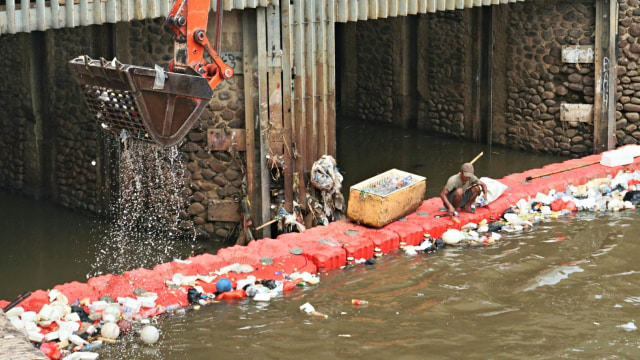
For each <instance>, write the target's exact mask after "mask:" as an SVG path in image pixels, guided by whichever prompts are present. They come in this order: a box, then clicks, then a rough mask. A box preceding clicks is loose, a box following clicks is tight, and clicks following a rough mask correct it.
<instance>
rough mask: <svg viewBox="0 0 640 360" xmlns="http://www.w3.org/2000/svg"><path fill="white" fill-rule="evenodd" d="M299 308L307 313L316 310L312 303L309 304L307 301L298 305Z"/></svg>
mask: <svg viewBox="0 0 640 360" xmlns="http://www.w3.org/2000/svg"><path fill="white" fill-rule="evenodd" d="M300 310H302V311H304V312H306V313H307V314H311V313H312V312H314V311H316V309H315V308H314V307H313V305H311V304H309V303H304V304H302V305H300Z"/></svg>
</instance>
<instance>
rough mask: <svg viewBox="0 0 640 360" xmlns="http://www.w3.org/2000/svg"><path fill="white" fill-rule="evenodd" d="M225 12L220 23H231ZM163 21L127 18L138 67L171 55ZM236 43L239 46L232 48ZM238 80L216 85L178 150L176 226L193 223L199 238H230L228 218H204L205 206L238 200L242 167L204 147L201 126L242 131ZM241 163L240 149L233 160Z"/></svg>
mask: <svg viewBox="0 0 640 360" xmlns="http://www.w3.org/2000/svg"><path fill="white" fill-rule="evenodd" d="M228 15H229V14H225V21H230V20H231V21H235V20H237V18H236V19H234V18H233V15H231V16H228ZM163 27H164V19H155V20H150V21H134V22H131V28H130V30H129V36H130V38H129V43H130V44H131V47H130V48H131V59H132V60H131V61H132V63H135V64H139V65H142V66H154V65H155V64H164V63H167V62H168V61H170V60H171V59H172V58H173V38H172V36H171V34H170V33H169V32H167V31H165V30H164V28H163ZM229 45H230V46H225V47H224V49H225V50H229V51H231V50H241V46H242V43H239V44H229ZM233 47H239V48H235V49H234V48H233ZM243 85H244V81H243V80H242V74H235V75H234V77H233V78H232V79H230V80H229V81H224V82H222V83H220V84H219V85H218V86H217V87H216V89H215V90H214V95H213V99H212V100H211V102H210V103H209V106H207V109H206V110H205V111H204V113H203V114H202V115H201V116H200V120H199V121H197V122H196V123H195V124H194V126H193V129H192V130H191V131H190V132H189V133H188V134H187V136H186V138H185V140H184V141H183V142H182V145H181V146H180V147H179V150H180V151H181V152H182V153H183V154H184V155H185V157H186V168H187V170H188V171H187V177H188V179H186V184H187V186H186V188H185V189H184V191H183V195H184V196H185V197H186V198H187V200H188V207H187V208H186V209H184V210H183V211H181V212H180V214H179V218H180V223H179V225H178V227H179V228H180V229H182V230H184V231H191V228H192V227H193V226H195V228H196V232H197V234H198V235H199V236H200V237H204V238H207V237H212V238H214V239H216V240H225V239H228V238H232V237H233V236H234V231H233V230H234V229H236V228H237V224H236V223H234V222H222V221H209V219H208V216H207V214H208V211H207V209H208V207H209V205H210V204H211V202H212V201H215V200H224V199H237V198H241V197H242V196H241V189H242V182H243V176H242V169H240V167H239V166H238V163H237V162H236V160H234V158H233V157H232V155H231V154H230V153H229V152H228V151H209V150H207V149H206V146H207V129H210V128H216V129H224V128H229V129H244V124H245V121H244V88H243ZM238 160H239V162H240V164H241V166H242V167H244V153H241V156H240V157H239V158H238Z"/></svg>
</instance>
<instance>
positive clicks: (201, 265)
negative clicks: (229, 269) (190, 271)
mask: <svg viewBox="0 0 640 360" xmlns="http://www.w3.org/2000/svg"><path fill="white" fill-rule="evenodd" d="M187 260H189V261H191V264H192V265H193V266H194V268H195V269H196V270H197V271H198V274H208V273H211V272H213V271H216V270H220V269H221V268H223V267H225V266H226V265H228V263H227V262H226V261H225V260H224V259H223V258H221V257H219V256H218V255H213V254H202V255H198V256H194V257H190V258H188V259H187Z"/></svg>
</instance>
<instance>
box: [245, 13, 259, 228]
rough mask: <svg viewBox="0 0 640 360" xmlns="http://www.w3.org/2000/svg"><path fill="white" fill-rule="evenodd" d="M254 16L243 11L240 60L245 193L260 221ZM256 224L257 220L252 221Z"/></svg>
mask: <svg viewBox="0 0 640 360" xmlns="http://www.w3.org/2000/svg"><path fill="white" fill-rule="evenodd" d="M256 32H257V29H256V16H255V12H254V11H249V10H245V11H243V12H242V34H243V35H242V43H243V45H242V48H243V50H242V52H243V54H242V59H243V64H242V67H243V70H244V74H243V77H244V93H245V100H244V104H245V106H244V107H245V110H244V121H245V130H246V144H247V146H246V148H247V149H246V150H247V152H246V157H247V158H246V160H247V193H248V195H249V202H250V203H251V217H252V218H253V219H261V217H259V216H258V215H259V214H260V213H261V211H260V210H259V208H258V204H260V197H259V196H258V195H259V193H258V192H257V191H256V188H257V184H258V183H259V181H258V176H257V172H256V165H257V164H258V161H257V157H256V133H255V129H256V107H257V102H258V99H257V96H258V92H257V90H258V89H257V88H256V87H255V86H254V83H253V75H254V74H255V73H257V71H258V70H257V69H256V67H257V64H256V62H257V54H256V50H257V46H258V45H257V43H256V36H255V34H256ZM254 222H257V220H254Z"/></svg>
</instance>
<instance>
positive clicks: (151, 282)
mask: <svg viewBox="0 0 640 360" xmlns="http://www.w3.org/2000/svg"><path fill="white" fill-rule="evenodd" d="M122 276H123V277H124V278H125V279H126V280H128V281H129V282H131V283H132V284H135V287H136V288H142V289H145V290H146V291H148V292H156V291H157V290H159V289H164V288H165V286H166V285H165V280H166V279H169V277H168V276H167V277H166V278H165V277H163V275H162V274H161V273H160V272H159V271H153V270H149V269H144V268H140V269H135V270H130V271H127V272H125V273H124V274H122Z"/></svg>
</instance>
